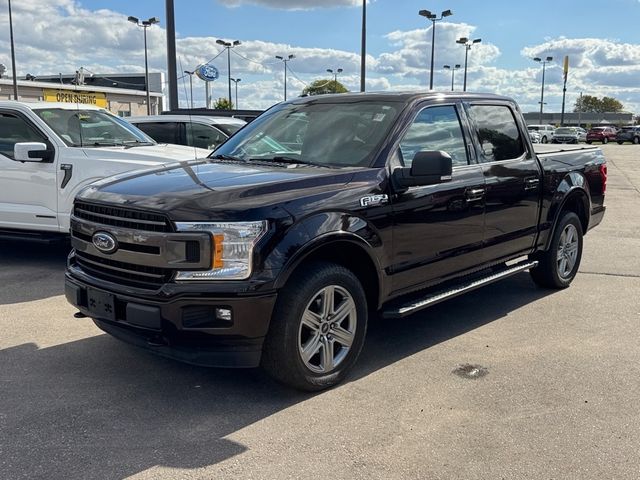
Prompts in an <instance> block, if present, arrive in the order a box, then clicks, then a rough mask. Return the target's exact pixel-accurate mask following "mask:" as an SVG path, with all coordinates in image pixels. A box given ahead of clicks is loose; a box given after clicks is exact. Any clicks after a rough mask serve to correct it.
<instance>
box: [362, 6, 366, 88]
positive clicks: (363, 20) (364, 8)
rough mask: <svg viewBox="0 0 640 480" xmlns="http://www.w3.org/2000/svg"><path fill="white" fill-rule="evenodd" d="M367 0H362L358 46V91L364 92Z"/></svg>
mask: <svg viewBox="0 0 640 480" xmlns="http://www.w3.org/2000/svg"><path fill="white" fill-rule="evenodd" d="M366 57H367V0H362V43H361V46H360V91H361V92H364V90H365V70H366V67H367V60H366Z"/></svg>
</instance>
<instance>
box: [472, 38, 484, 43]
mask: <svg viewBox="0 0 640 480" xmlns="http://www.w3.org/2000/svg"><path fill="white" fill-rule="evenodd" d="M481 41H482V39H481V38H476V39H475V40H474V41H473V43H480V42H481Z"/></svg>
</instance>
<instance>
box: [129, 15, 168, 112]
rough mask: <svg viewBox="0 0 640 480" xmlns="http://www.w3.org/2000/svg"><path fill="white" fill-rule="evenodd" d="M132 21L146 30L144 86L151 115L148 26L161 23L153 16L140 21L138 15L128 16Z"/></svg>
mask: <svg viewBox="0 0 640 480" xmlns="http://www.w3.org/2000/svg"><path fill="white" fill-rule="evenodd" d="M127 20H129V21H130V22H131V23H135V24H136V25H137V26H139V27H142V30H143V31H144V87H145V90H146V91H147V115H151V95H150V94H149V62H148V60H147V28H149V27H150V26H151V25H155V24H156V23H160V19H159V18H158V17H151V18H150V19H148V20H142V21H140V20H139V19H138V18H137V17H129V18H127Z"/></svg>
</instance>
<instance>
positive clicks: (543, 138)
mask: <svg viewBox="0 0 640 480" xmlns="http://www.w3.org/2000/svg"><path fill="white" fill-rule="evenodd" d="M547 142H548V140H547V137H546V135H545V136H544V137H542V138H541V139H540V143H547Z"/></svg>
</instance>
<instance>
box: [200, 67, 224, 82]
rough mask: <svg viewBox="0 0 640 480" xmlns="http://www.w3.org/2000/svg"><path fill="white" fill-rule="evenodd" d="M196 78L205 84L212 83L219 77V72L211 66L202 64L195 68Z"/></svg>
mask: <svg viewBox="0 0 640 480" xmlns="http://www.w3.org/2000/svg"><path fill="white" fill-rule="evenodd" d="M196 76H197V77H198V78H199V79H200V80H204V81H205V82H213V81H214V80H217V79H218V77H219V76H220V72H218V69H217V68H216V67H214V66H213V65H209V64H204V65H200V66H199V67H198V68H196Z"/></svg>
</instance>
